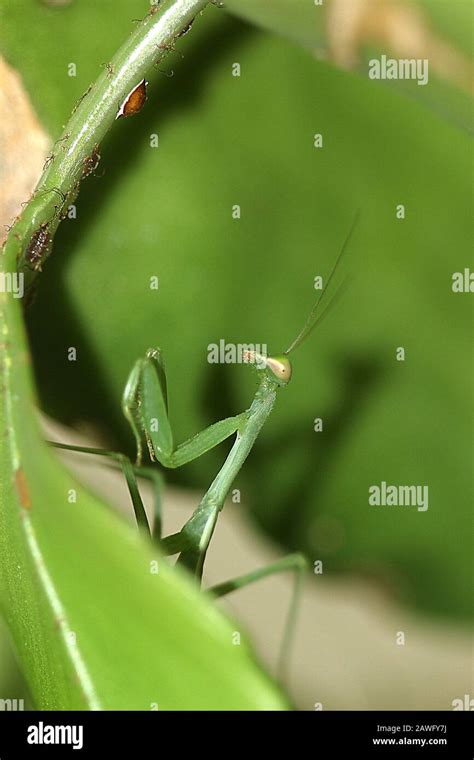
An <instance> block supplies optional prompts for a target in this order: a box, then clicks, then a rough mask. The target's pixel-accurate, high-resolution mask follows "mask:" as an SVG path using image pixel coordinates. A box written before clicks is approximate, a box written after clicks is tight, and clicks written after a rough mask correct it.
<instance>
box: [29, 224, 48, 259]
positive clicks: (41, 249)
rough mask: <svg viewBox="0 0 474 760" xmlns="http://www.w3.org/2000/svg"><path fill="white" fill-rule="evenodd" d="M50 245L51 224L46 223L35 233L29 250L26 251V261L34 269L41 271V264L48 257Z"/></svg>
mask: <svg viewBox="0 0 474 760" xmlns="http://www.w3.org/2000/svg"><path fill="white" fill-rule="evenodd" d="M50 243H51V235H50V234H49V223H48V222H44V223H43V224H42V225H41V226H40V227H39V229H37V230H36V231H35V232H33V234H32V236H31V240H30V242H29V244H28V248H27V249H26V260H27V261H28V263H29V264H30V265H31V266H32V267H33V269H38V270H39V271H41V262H42V260H43V258H44V257H45V256H46V253H47V251H48V247H49V245H50Z"/></svg>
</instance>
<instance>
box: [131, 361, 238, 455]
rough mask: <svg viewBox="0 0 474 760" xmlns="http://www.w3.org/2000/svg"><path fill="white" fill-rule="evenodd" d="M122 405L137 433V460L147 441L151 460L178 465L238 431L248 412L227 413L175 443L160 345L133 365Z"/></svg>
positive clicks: (135, 433) (203, 452)
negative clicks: (182, 440)
mask: <svg viewBox="0 0 474 760" xmlns="http://www.w3.org/2000/svg"><path fill="white" fill-rule="evenodd" d="M122 409H123V412H124V414H125V417H126V418H127V420H128V421H129V423H130V425H131V427H132V430H133V432H134V435H135V440H136V444H137V464H140V463H141V460H142V456H143V441H144V440H145V441H146V444H147V446H148V451H149V454H150V458H151V460H152V461H158V462H160V464H162V465H163V467H168V468H175V467H181V465H183V464H186V463H187V462H191V461H192V460H193V459H197V458H198V457H200V456H201V455H202V454H205V453H206V451H209V450H210V449H212V448H214V446H217V445H218V444H219V443H222V441H225V439H226V438H228V437H229V436H230V435H232V434H233V433H235V432H236V431H237V430H238V429H239V426H240V425H241V424H242V423H243V421H244V419H245V414H239V415H237V416H236V417H228V418H227V419H225V420H221V421H220V422H216V423H215V424H214V425H210V427H208V428H206V429H205V430H202V431H201V432H200V433H198V434H197V435H195V436H193V438H190V439H189V440H187V441H185V442H184V443H182V444H180V445H179V446H177V447H175V445H174V442H173V433H172V430H171V425H170V422H169V419H168V395H167V386H166V374H165V368H164V362H163V357H162V354H161V351H160V349H159V348H152V349H149V350H148V351H147V354H146V356H145V357H144V358H143V359H139V360H138V361H137V362H136V364H135V366H134V367H133V369H132V371H131V373H130V375H129V378H128V381H127V384H126V386H125V391H124V394H123V399H122Z"/></svg>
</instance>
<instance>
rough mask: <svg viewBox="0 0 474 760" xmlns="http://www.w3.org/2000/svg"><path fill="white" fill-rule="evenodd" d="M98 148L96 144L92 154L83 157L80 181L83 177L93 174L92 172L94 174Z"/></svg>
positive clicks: (97, 164)
mask: <svg viewBox="0 0 474 760" xmlns="http://www.w3.org/2000/svg"><path fill="white" fill-rule="evenodd" d="M99 148H100V145H98V144H96V145H94V148H93V150H92V153H90V154H89V155H88V156H86V157H85V159H84V163H83V167H82V179H84V178H85V177H88V176H89V174H93V172H95V170H96V169H97V167H98V166H99V161H100V153H99Z"/></svg>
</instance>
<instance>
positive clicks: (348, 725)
mask: <svg viewBox="0 0 474 760" xmlns="http://www.w3.org/2000/svg"><path fill="white" fill-rule="evenodd" d="M472 717H473V716H472V713H471V712H462V711H459V712H456V711H453V712H443V711H439V712H433V711H426V712H425V711H423V712H421V711H420V712H403V711H396V712H388V711H384V712H358V711H353V712H349V711H344V712H336V711H334V712H329V711H328V712H324V711H321V712H317V711H315V712H113V711H110V712H21V711H18V712H1V713H0V760H16V759H17V758H19V757H23V756H24V755H25V754H26V755H27V756H29V757H34V756H37V757H46V756H49V757H61V758H63V757H66V756H72V757H81V758H82V757H94V756H96V754H97V752H98V751H99V750H101V749H107V755H106V756H107V757H108V756H114V755H113V754H112V753H117V755H116V756H117V757H122V756H127V754H132V753H133V756H134V757H135V756H136V757H141V756H143V754H146V753H150V752H151V753H157V754H160V753H162V752H164V751H166V752H172V754H175V753H176V754H177V755H178V756H180V755H181V753H182V751H183V750H187V749H190V750H193V751H194V752H195V753H196V752H199V754H204V755H205V754H207V752H208V751H212V753H213V754H214V753H215V752H216V750H218V751H219V756H221V757H222V758H225V757H226V756H227V755H228V754H229V753H230V754H232V755H233V756H235V753H236V751H239V750H240V751H241V752H242V757H245V756H246V755H248V754H252V755H254V754H255V752H256V750H257V745H261V746H262V747H263V748H264V750H265V757H268V756H269V753H270V752H274V751H276V752H278V756H283V754H285V755H287V754H288V752H287V751H284V748H285V747H290V748H291V749H292V752H291V754H292V755H298V754H302V753H303V752H304V754H305V755H309V756H310V757H311V758H314V760H319V758H321V760H323V759H325V758H329V757H332V754H331V753H335V754H334V756H335V757H339V756H341V752H343V754H342V757H351V756H352V753H354V752H357V753H361V756H362V757H365V756H370V757H389V756H390V757H417V758H418V757H420V758H423V757H440V758H445V757H449V758H456V760H462V759H463V758H469V759H471V758H472V757H473V746H474V743H473V740H472V737H473V734H474V732H473V722H472ZM60 727H63V729H61V728H60ZM28 739H29V740H30V741H28ZM50 740H55V741H56V742H57V743H55V744H52V743H49V741H50ZM34 741H38V742H41V743H32V742H34ZM64 741H69V742H70V743H69V744H65V743H62V742H64ZM74 745H75V746H76V750H75V749H74V748H73V747H74ZM244 753H245V755H244Z"/></svg>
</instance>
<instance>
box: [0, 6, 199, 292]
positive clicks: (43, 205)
mask: <svg viewBox="0 0 474 760" xmlns="http://www.w3.org/2000/svg"><path fill="white" fill-rule="evenodd" d="M208 1H209V0H161V2H160V3H159V4H154V5H151V6H150V10H149V12H148V14H147V15H146V16H145V18H144V19H143V20H142V21H141V22H140V23H139V24H138V25H137V27H136V28H135V30H134V31H133V32H132V34H131V35H130V36H129V38H128V39H127V40H126V41H125V42H124V44H123V45H122V47H121V48H120V49H119V50H118V52H117V53H116V55H115V56H114V57H113V59H112V60H111V61H110V63H109V64H108V65H107V66H106V67H105V68H104V70H103V71H102V73H101V75H100V76H99V78H98V79H97V80H96V82H95V83H94V84H93V85H92V86H91V87H90V88H89V90H88V91H87V92H86V93H85V95H84V96H83V97H82V99H81V100H80V101H79V103H78V105H77V106H76V108H75V110H74V111H73V113H72V115H71V118H70V120H69V122H68V124H67V125H66V127H65V129H64V132H63V134H62V135H61V137H60V139H59V140H57V142H56V143H55V145H54V149H53V153H52V155H51V157H50V159H49V160H48V161H47V163H46V165H45V169H44V171H43V174H42V176H41V179H40V181H39V183H38V185H37V187H36V190H35V192H34V194H33V197H32V198H31V200H30V201H29V203H28V204H27V206H26V207H25V209H24V211H23V213H22V214H21V216H20V217H19V218H18V219H17V220H16V222H15V224H14V225H13V227H12V229H11V230H10V233H9V236H8V238H7V241H6V244H5V247H4V251H3V253H4V256H5V258H4V261H3V267H2V268H3V269H4V271H15V269H18V271H19V272H22V273H23V274H24V278H25V287H26V288H28V286H29V285H30V284H31V283H32V281H33V280H34V279H35V276H36V274H37V272H38V271H40V270H41V266H42V264H43V263H44V260H45V259H46V257H47V256H48V254H49V252H50V249H51V242H52V239H53V237H54V234H55V232H56V230H57V228H58V226H59V224H60V222H61V218H63V217H64V215H65V213H66V211H67V208H68V206H69V205H70V204H71V203H72V202H73V201H74V199H75V197H76V196H77V194H78V192H79V186H80V183H81V179H82V177H83V176H85V174H87V170H88V166H89V165H90V163H91V162H92V163H93V162H94V156H95V155H96V153H97V151H98V146H99V145H100V143H101V141H102V139H103V138H104V136H105V135H106V133H107V132H108V130H109V129H110V128H111V126H112V125H113V123H114V122H115V120H116V117H117V111H118V108H119V106H120V105H121V103H123V101H124V100H125V99H126V97H127V95H128V94H129V93H130V92H131V90H133V88H134V87H135V86H136V85H137V84H138V83H139V82H140V81H141V80H142V79H143V78H144V76H145V74H146V72H147V71H148V70H149V69H150V67H151V66H153V65H154V64H155V63H157V62H159V61H161V60H163V58H164V57H165V56H166V55H167V53H168V52H169V50H170V49H172V47H173V45H174V43H175V42H176V40H177V39H178V37H179V36H180V35H181V34H182V33H183V32H184V31H186V30H187V29H188V27H189V25H190V24H191V23H192V21H193V19H194V18H195V16H196V14H198V13H200V12H201V11H202V10H203V9H204V8H205V6H206V5H207V4H208Z"/></svg>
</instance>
